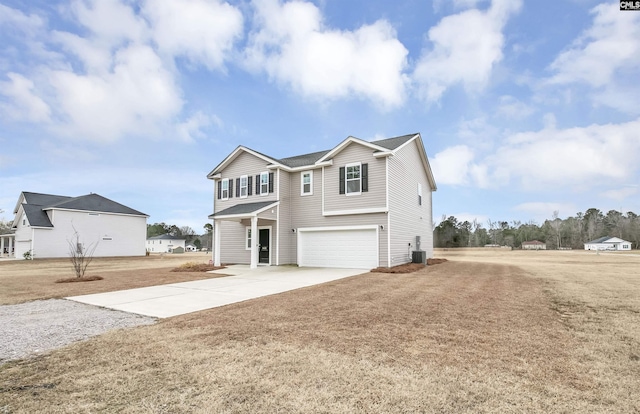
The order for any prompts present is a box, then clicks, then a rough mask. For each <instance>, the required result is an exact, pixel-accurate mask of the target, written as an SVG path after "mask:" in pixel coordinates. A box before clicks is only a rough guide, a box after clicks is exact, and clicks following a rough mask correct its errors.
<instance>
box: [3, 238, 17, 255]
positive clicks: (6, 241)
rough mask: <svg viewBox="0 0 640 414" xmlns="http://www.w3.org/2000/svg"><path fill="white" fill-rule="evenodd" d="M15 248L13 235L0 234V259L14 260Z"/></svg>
mask: <svg viewBox="0 0 640 414" xmlns="http://www.w3.org/2000/svg"><path fill="white" fill-rule="evenodd" d="M15 248H16V235H15V234H0V259H4V258H15Z"/></svg>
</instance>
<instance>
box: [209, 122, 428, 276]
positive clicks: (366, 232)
mask: <svg viewBox="0 0 640 414" xmlns="http://www.w3.org/2000/svg"><path fill="white" fill-rule="evenodd" d="M207 177H208V178H209V179H211V180H213V181H214V182H215V186H214V188H215V191H214V213H213V214H212V215H210V216H209V218H211V219H213V220H214V240H213V259H214V263H215V264H216V265H220V263H221V262H223V263H242V264H250V265H251V267H256V266H257V265H258V264H262V265H271V264H273V265H283V264H297V265H299V266H312V267H344V268H363V269H371V268H375V267H378V266H382V267H391V266H395V265H398V264H402V263H407V262H410V261H411V253H412V251H413V250H416V249H417V248H418V246H416V240H417V239H416V237H418V238H419V239H420V240H421V246H420V249H421V250H425V251H426V252H427V257H433V229H432V226H433V224H432V201H431V200H432V199H431V193H432V192H433V191H435V190H436V184H435V181H434V178H433V174H432V172H431V167H430V166H429V161H428V159H427V155H426V153H425V150H424V146H423V143H422V137H421V136H420V134H411V135H405V136H401V137H395V138H389V139H383V140H379V141H373V142H368V141H364V140H361V139H358V138H354V137H349V138H347V139H345V140H344V141H342V142H341V143H340V144H339V145H337V146H336V147H335V148H333V149H331V150H328V151H321V152H315V153H311V154H305V155H299V156H294V157H289V158H283V159H276V158H273V157H270V156H267V155H264V154H261V153H259V152H257V151H254V150H252V149H250V148H246V147H243V146H239V147H238V148H236V149H235V150H234V151H233V152H232V153H231V154H229V156H227V157H226V158H225V159H224V160H223V161H222V162H221V163H220V164H219V165H218V166H217V167H215V168H214V169H213V171H211V172H210V173H209V175H208V176H207Z"/></svg>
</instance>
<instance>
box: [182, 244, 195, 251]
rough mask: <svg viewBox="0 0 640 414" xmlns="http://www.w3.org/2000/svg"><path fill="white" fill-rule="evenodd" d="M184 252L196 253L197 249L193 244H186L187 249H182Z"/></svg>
mask: <svg viewBox="0 0 640 414" xmlns="http://www.w3.org/2000/svg"><path fill="white" fill-rule="evenodd" d="M184 250H185V251H186V252H197V251H198V248H197V247H196V246H194V245H193V244H187V247H185V248H184Z"/></svg>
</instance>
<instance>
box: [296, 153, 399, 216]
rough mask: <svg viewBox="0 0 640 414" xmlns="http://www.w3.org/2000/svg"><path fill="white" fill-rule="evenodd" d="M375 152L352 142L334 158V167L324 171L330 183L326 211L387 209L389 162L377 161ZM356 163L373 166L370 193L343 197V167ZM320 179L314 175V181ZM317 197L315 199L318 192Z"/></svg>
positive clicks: (370, 177) (325, 204)
mask: <svg viewBox="0 0 640 414" xmlns="http://www.w3.org/2000/svg"><path fill="white" fill-rule="evenodd" d="M373 152H374V150H372V149H371V148H368V147H365V146H364V145H360V144H357V143H352V144H349V145H348V146H347V147H346V148H344V149H343V150H342V151H340V152H339V153H338V154H337V155H336V156H335V157H333V165H332V166H330V167H325V170H324V177H325V180H326V182H325V186H324V191H325V193H324V210H325V212H331V211H344V210H358V209H371V208H381V209H382V208H386V203H387V201H386V192H385V185H386V183H385V180H386V178H385V177H386V166H385V159H384V158H374V157H373ZM356 162H360V163H362V164H365V163H366V164H368V165H369V167H368V169H369V172H368V177H369V191H368V192H363V193H361V194H360V195H346V194H340V167H344V166H345V165H347V164H351V163H356ZM317 178H320V177H316V174H315V172H314V176H313V179H314V181H316V180H317ZM299 179H300V177H299V176H298V180H299ZM299 185H300V184H299V183H298V187H299ZM314 187H315V185H314ZM298 191H299V189H298ZM298 194H299V193H298ZM313 194H314V196H315V194H316V191H315V189H314V192H313Z"/></svg>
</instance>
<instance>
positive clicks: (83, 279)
mask: <svg viewBox="0 0 640 414" xmlns="http://www.w3.org/2000/svg"><path fill="white" fill-rule="evenodd" d="M102 279H104V278H103V277H102V276H83V277H69V278H66V279H58V280H56V283H74V282H93V281H95V280H102Z"/></svg>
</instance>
